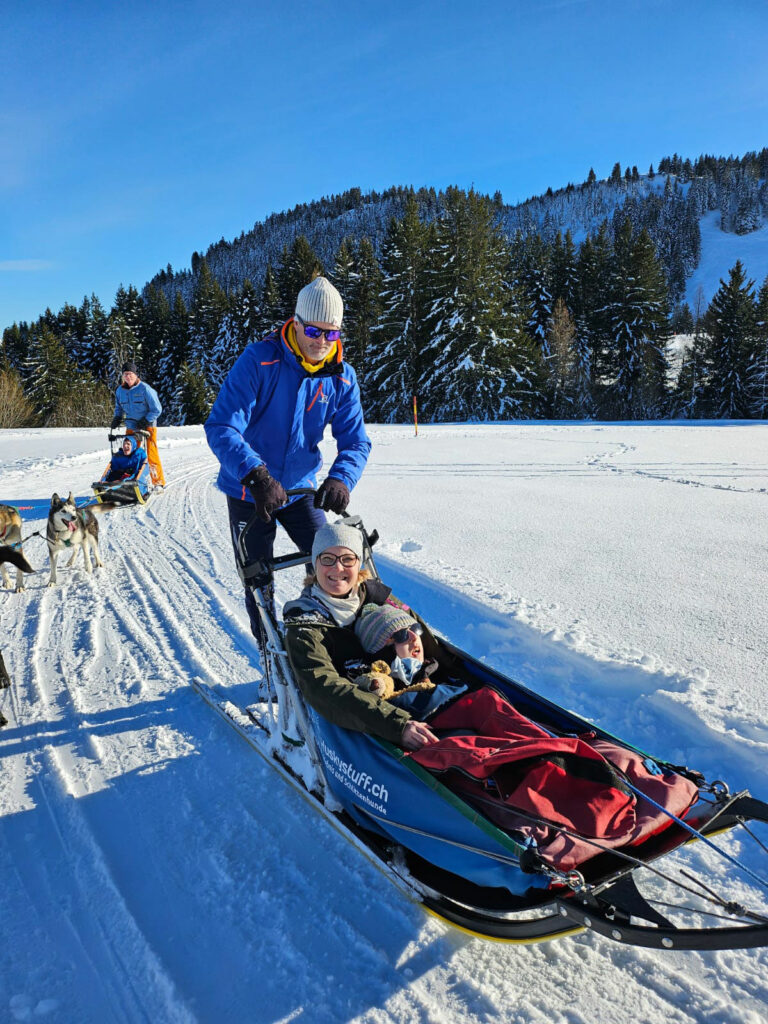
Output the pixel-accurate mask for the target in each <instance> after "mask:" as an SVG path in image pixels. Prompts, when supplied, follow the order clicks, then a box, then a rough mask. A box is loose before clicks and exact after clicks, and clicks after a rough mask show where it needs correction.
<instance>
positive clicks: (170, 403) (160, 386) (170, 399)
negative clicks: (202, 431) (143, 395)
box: [155, 292, 189, 423]
mask: <svg viewBox="0 0 768 1024" xmlns="http://www.w3.org/2000/svg"><path fill="white" fill-rule="evenodd" d="M188 354H189V313H188V312H187V307H186V304H185V302H184V298H183V296H182V294H181V292H176V294H175V296H174V299H173V308H172V310H171V318H170V321H169V323H168V339H167V342H166V345H165V349H164V351H163V355H162V357H161V359H160V365H159V367H158V375H157V379H156V381H155V386H156V388H157V393H158V395H159V397H160V401H161V403H162V406H163V420H164V421H165V422H166V423H181V422H182V416H183V410H182V409H181V408H180V407H179V406H178V404H177V403H176V398H175V396H176V394H177V377H178V374H179V371H180V369H181V367H182V366H183V364H184V363H185V362H186V361H187V356H188Z"/></svg>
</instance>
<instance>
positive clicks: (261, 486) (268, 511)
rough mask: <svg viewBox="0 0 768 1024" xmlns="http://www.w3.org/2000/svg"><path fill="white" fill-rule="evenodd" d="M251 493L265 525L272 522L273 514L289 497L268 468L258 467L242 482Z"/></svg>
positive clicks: (257, 511)
mask: <svg viewBox="0 0 768 1024" xmlns="http://www.w3.org/2000/svg"><path fill="white" fill-rule="evenodd" d="M240 482H241V483H242V484H244V485H245V486H246V487H247V488H248V490H249V491H250V492H251V497H252V498H253V503H254V505H255V506H256V513H257V515H258V516H259V518H260V519H263V520H264V522H265V523H268V522H270V520H271V519H272V513H273V512H274V511H275V509H278V508H280V506H281V505H284V504H285V503H286V501H288V495H287V494H286V493H285V489H284V488H283V485H282V484H281V483H280V481H279V480H275V478H274V477H271V476H270V475H269V470H268V469H267V467H266V466H263V465H262V466H257V467H256V469H252V470H251V472H250V473H249V474H248V476H245V477H243V479H242V480H241V481H240Z"/></svg>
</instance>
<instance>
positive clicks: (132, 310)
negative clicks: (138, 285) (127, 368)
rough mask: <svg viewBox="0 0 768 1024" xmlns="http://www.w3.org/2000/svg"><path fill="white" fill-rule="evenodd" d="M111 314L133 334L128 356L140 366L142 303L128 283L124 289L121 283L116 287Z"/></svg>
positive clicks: (142, 337) (142, 342)
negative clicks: (131, 347) (118, 318)
mask: <svg viewBox="0 0 768 1024" xmlns="http://www.w3.org/2000/svg"><path fill="white" fill-rule="evenodd" d="M112 314H114V315H115V316H118V317H120V319H121V320H122V322H123V323H124V324H125V326H126V327H127V328H128V330H129V331H130V333H131V335H132V336H133V339H134V342H133V349H132V351H131V352H130V354H129V356H128V357H126V358H130V359H132V360H133V362H135V363H137V364H138V365H139V367H142V365H143V362H144V351H143V347H144V330H143V328H144V304H143V303H142V301H141V296H140V295H139V293H138V291H137V290H136V289H135V288H134V287H133V285H129V287H128V289H127V290H126V289H125V288H123V286H122V285H120V287H119V288H118V289H117V294H116V295H115V304H114V305H113V307H112Z"/></svg>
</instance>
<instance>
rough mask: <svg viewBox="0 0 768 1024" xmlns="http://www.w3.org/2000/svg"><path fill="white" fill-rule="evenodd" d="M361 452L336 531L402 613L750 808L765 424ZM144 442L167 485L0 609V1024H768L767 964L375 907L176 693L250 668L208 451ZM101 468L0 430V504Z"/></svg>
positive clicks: (758, 716) (316, 834)
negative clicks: (357, 534)
mask: <svg viewBox="0 0 768 1024" xmlns="http://www.w3.org/2000/svg"><path fill="white" fill-rule="evenodd" d="M370 432H371V437H372V440H373V442H374V448H373V454H372V456H371V461H370V463H369V467H368V469H367V471H366V473H365V475H364V477H363V480H362V481H361V483H360V485H359V486H358V488H357V489H356V490H355V492H354V495H353V505H352V509H351V510H352V511H355V512H359V513H361V514H362V515H363V517H364V519H365V522H366V524H367V525H368V527H369V528H372V527H376V528H377V529H378V530H379V532H380V534H381V541H380V543H379V545H378V546H377V548H376V552H377V562H378V565H379V569H380V571H381V572H382V575H383V576H384V577H385V579H386V580H387V581H388V582H390V583H391V584H392V585H393V587H394V588H395V591H396V593H398V594H399V595H400V596H401V597H403V598H404V599H405V600H407V601H409V602H410V603H412V604H413V605H414V606H415V607H417V608H418V609H419V610H420V611H421V612H422V613H423V614H424V616H425V617H426V618H427V619H428V620H429V621H430V622H431V623H432V624H433V625H434V626H435V627H436V628H438V629H439V630H441V631H442V632H443V633H445V634H446V635H447V636H448V637H449V638H450V639H451V640H452V641H454V642H455V643H457V644H458V645H459V646H460V647H463V648H465V649H466V650H468V651H469V652H470V653H472V654H475V655H476V656H479V657H485V658H486V659H487V660H488V661H489V662H490V663H492V664H493V665H494V666H496V667H498V668H500V669H501V670H502V671H505V672H507V673H508V674H510V675H513V676H515V677H517V678H519V679H521V680H522V681H523V682H525V683H526V684H527V685H530V686H533V687H536V688H538V689H540V690H541V691H542V692H543V693H544V694H545V695H546V696H547V697H549V698H551V699H554V700H556V701H559V702H561V703H564V704H565V705H566V706H568V707H571V708H573V709H575V710H577V711H579V712H580V713H582V714H584V715H585V716H586V717H589V718H594V719H596V720H598V721H599V723H600V724H601V725H602V726H604V727H606V728H608V729H609V730H611V731H613V732H616V733H618V734H620V735H621V734H624V735H626V736H627V737H628V738H631V739H633V740H634V741H636V742H637V743H639V744H640V745H642V746H643V747H645V748H646V749H649V750H650V751H652V752H653V751H657V752H659V753H660V754H661V755H663V756H665V757H668V758H670V759H673V760H679V761H681V762H683V761H686V762H688V763H689V764H691V765H694V766H696V767H699V768H701V769H702V770H704V771H706V772H707V773H708V774H710V775H711V776H713V777H723V778H726V779H728V781H729V782H730V783H731V785H732V788H741V787H749V788H751V789H752V790H753V792H755V793H756V794H757V795H761V796H763V797H764V798H765V796H766V792H767V791H768V781H766V777H767V776H768V772H767V771H766V769H767V768H768V669H766V664H767V660H766V655H767V654H768V650H767V641H766V637H767V636H768V602H766V600H765V595H766V593H768V559H766V555H767V554H768V548H767V547H766V536H768V535H767V534H766V522H767V521H768V427H767V426H766V425H765V424H736V423H719V424H695V425H691V424H669V425H657V424H642V425H631V424H629V425H628V424H618V425H616V424H547V423H534V424H508V425H444V426H436V427H424V428H421V429H420V432H419V436H418V438H416V437H414V436H413V431H412V429H409V428H406V427H372V428H371V430H370ZM160 450H161V455H162V458H163V461H164V465H165V468H166V476H167V478H168V480H169V485H168V487H167V488H166V491H165V493H164V494H162V495H160V496H158V497H157V498H156V500H155V501H154V502H153V503H152V504H151V505H150V506H149V508H147V509H140V508H135V509H123V510H117V511H114V512H110V513H107V514H105V515H103V516H102V517H101V519H100V525H101V531H102V553H103V557H104V561H105V563H106V566H105V568H104V569H101V570H99V571H97V572H96V573H95V574H94V575H93V576H92V577H86V575H85V573H84V572H83V570H82V567H81V563H80V562H78V563H77V564H76V565H75V567H74V568H72V569H69V570H66V569H63V568H61V560H60V562H59V566H60V571H59V580H60V583H59V586H58V587H57V588H55V589H48V588H47V587H46V582H47V578H48V560H47V554H46V550H45V544H44V543H43V541H42V540H41V539H40V538H33V539H31V540H30V541H28V543H27V545H26V548H25V550H26V553H27V555H28V557H29V559H30V561H31V562H32V564H33V565H35V567H37V568H39V569H40V570H41V572H40V574H39V575H36V576H33V577H29V578H28V580H27V590H26V592H25V593H23V594H19V595H17V594H14V593H10V592H6V591H2V592H0V623H1V624H2V625H1V628H0V646H1V647H2V650H3V653H4V656H5V660H6V663H7V665H8V668H9V671H10V673H11V676H12V678H13V681H14V685H13V686H12V688H11V689H10V690H5V691H0V709H1V710H3V712H4V713H5V715H6V717H7V718H8V719H9V725H8V726H7V727H6V728H5V729H3V730H2V731H0V872H1V875H0V877H1V879H2V881H1V882H0V922H2V925H1V928H2V931H1V934H2V941H1V942H0V1021H3V1022H5V1021H9V1022H13V1021H50V1022H59V1021H63V1022H77V1024H90V1022H93V1024H106V1022H112V1021H115V1022H131V1024H132V1022H136V1021H140V1022H144V1021H147V1022H152V1024H159V1022H162V1024H164V1022H174V1024H175V1022H188V1021H189V1022H193V1021H194V1022H222V1021H227V1022H229V1021H233V1022H262V1021H264V1022H267V1021H269V1022H278V1021H280V1022H289V1021H302V1022H307V1024H310V1022H315V1021H318V1022H334V1021H361V1022H362V1021H365V1022H376V1024H378V1022H424V1024H426V1022H449V1021H451V1022H453V1021H462V1022H465V1021H466V1022H487V1021H508V1022H514V1024H602V1022H605V1024H608V1022H613V1021H615V1020H622V1019H631V1020H632V1021H633V1022H638V1024H643V1022H647V1024H692V1022H712V1024H731V1022H733V1024H765V1021H766V1019H768V951H764V950H757V951H744V952H728V953H711V954H696V953H676V952H672V953H667V952H665V953H659V952H654V951H649V950H638V949H631V948H623V947H621V946H620V945H617V944H616V943H611V942H608V941H603V940H601V939H599V938H598V937H596V936H594V935H588V934H587V935H581V936H578V937H576V938H569V939H564V940H560V941H558V942H552V943H544V944H541V945H534V946H524V947H521V946H506V945H500V944H494V943H487V942H481V941H479V940H476V939H472V938H469V937H467V936H465V935H463V934H461V933H459V932H457V931H454V930H450V929H448V928H447V927H446V926H444V925H443V924H442V923H440V922H438V921H436V920H435V919H432V918H430V917H428V916H426V915H425V914H424V913H423V911H422V910H421V909H419V908H418V907H416V906H414V905H412V904H410V903H408V902H406V901H405V900H404V899H403V898H402V897H401V896H399V895H398V894H397V893H396V891H395V890H394V889H393V888H392V887H391V886H390V885H389V883H388V882H387V881H386V880H385V879H384V878H383V876H382V875H381V874H380V873H379V872H378V871H377V870H376V869H375V868H374V867H373V866H372V865H371V864H370V863H369V862H368V861H367V860H365V859H364V858H362V857H361V856H360V855H359V853H357V852H356V851H355V850H354V849H353V848H352V847H350V846H349V845H348V844H346V843H345V842H344V840H343V839H342V838H341V837H340V836H338V835H337V834H336V832H335V831H333V830H332V829H330V828H329V827H328V826H327V824H325V823H324V822H323V821H322V820H321V819H320V818H319V816H318V815H317V814H316V813H315V812H314V811H313V810H312V809H311V808H310V807H309V805H308V804H307V803H306V802H305V801H304V800H303V799H302V797H301V796H300V795H299V794H298V793H296V792H295V791H294V790H292V789H290V788H289V787H287V786H286V785H285V784H284V783H282V782H281V781H280V780H279V779H278V778H277V776H276V775H275V774H274V773H273V772H271V771H270V769H269V768H268V767H267V766H266V765H265V764H264V763H263V762H262V761H261V759H260V758H259V757H257V756H256V755H255V754H254V753H253V752H252V751H251V750H249V748H248V747H247V746H246V745H245V744H244V743H243V742H242V741H241V740H240V739H239V737H238V736H237V735H236V734H235V733H234V731H233V730H231V729H229V728H228V727H227V726H226V725H225V724H224V723H222V722H221V721H220V720H219V719H218V718H217V717H216V716H215V715H214V714H213V712H212V711H211V710H210V709H209V708H208V707H207V706H206V705H205V704H204V703H203V702H202V700H201V699H200V697H199V696H198V695H197V694H196V693H195V692H194V691H193V690H192V688H191V687H190V686H189V685H188V680H189V679H190V677H192V676H196V677H199V678H200V679H202V680H203V681H204V682H206V683H208V684H209V685H211V686H215V687H216V688H217V689H218V690H219V691H220V692H221V693H223V694H226V695H228V696H229V697H230V698H231V699H232V700H233V701H235V702H236V703H238V704H241V705H242V704H246V703H249V702H250V701H251V700H252V699H253V698H254V697H255V695H256V692H257V686H258V681H259V678H260V674H259V666H258V657H257V652H256V648H255V644H254V642H253V640H252V638H251V636H250V633H249V630H248V625H247V619H246V615H245V611H244V608H243V605H242V596H241V586H240V583H239V580H238V579H237V576H236V573H235V570H234V564H233V558H232V553H231V547H230V541H229V536H228V530H227V527H226V517H225V503H224V498H223V496H222V495H221V494H220V493H218V492H217V490H216V489H215V486H214V479H215V474H216V463H215V460H214V459H213V457H212V456H211V455H210V453H209V451H208V449H207V447H206V445H205V441H204V438H203V434H202V429H201V428H199V427H189V428H169V429H166V430H164V431H163V432H162V437H161V443H160ZM332 454H333V447H332V445H331V444H329V445H328V446H327V450H326V464H327V463H328V460H329V459H330V458H332ZM104 461H105V438H104V434H103V432H102V431H96V430H74V431H65V430H47V431H42V430H40V431H35V430H33V431H0V467H2V468H1V469H0V501H8V500H12V499H21V498H29V497H47V496H50V494H51V493H52V492H53V491H58V492H59V493H62V492H63V493H67V492H68V491H69V490H70V489H71V490H73V491H74V492H75V493H86V492H87V490H88V485H89V483H90V481H91V480H93V479H97V477H98V476H99V475H100V473H101V470H102V469H103V464H104ZM26 525H27V526H28V528H29V529H28V531H27V532H31V530H32V529H34V528H35V526H34V524H26ZM299 583H300V577H299V576H294V577H293V578H292V579H288V580H285V581H283V582H282V584H281V586H282V593H281V594H280V595H279V596H280V597H281V598H282V599H286V598H287V597H289V596H293V593H294V592H295V591H296V589H297V588H298V586H299ZM762 837H763V840H764V841H766V840H767V839H768V836H766V835H765V829H764V830H763V832H762ZM737 846H738V844H736V846H733V847H732V851H733V852H736V853H738V852H739V849H738V848H737ZM695 855H696V856H702V857H704V856H705V854H704V853H699V852H697V853H696V854H695ZM765 860H766V861H768V858H765ZM750 863H752V862H750ZM754 867H759V862H757V861H755V862H754ZM762 870H763V872H764V873H765V871H766V864H765V863H764V864H763V866H762ZM723 884H724V885H725V886H726V887H730V888H729V891H730V892H731V893H732V894H733V895H734V897H735V898H737V897H738V894H739V892H741V891H744V890H743V889H742V888H740V887H741V886H744V885H746V886H749V885H751V883H748V882H740V881H738V880H733V881H732V882H729V881H728V879H727V878H723Z"/></svg>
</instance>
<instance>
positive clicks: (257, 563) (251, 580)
mask: <svg viewBox="0 0 768 1024" xmlns="http://www.w3.org/2000/svg"><path fill="white" fill-rule="evenodd" d="M285 493H286V495H287V497H289V498H298V497H312V496H314V495H315V494H316V493H317V492H316V490H315V488H314V487H293V488H291V489H290V490H288V491H286V492H285ZM283 507H285V506H283ZM341 514H342V517H343V518H344V519H349V520H352V521H353V522H354V523H355V525H356V524H357V523H358V522H360V519H359V516H350V515H349V513H348V512H342V513H341ZM259 521H261V522H263V520H261V517H260V516H259V514H258V512H254V513H253V515H252V516H251V518H250V519H249V520H248V522H247V523H246V524H245V526H244V527H243V528H242V530H241V531H240V534H239V536H238V538H237V543H236V558H235V561H236V563H237V572H238V575H239V576H240V579H241V580H242V581H243V583H244V584H245V585H246V586H248V585H250V586H256V587H261V586H264V585H266V583H268V582H269V580H270V579H271V578H272V573H273V571H274V570H275V569H290V568H291V567H292V566H295V565H304V564H306V563H308V562H309V561H310V560H311V557H312V556H311V555H310V554H309V552H306V551H297V552H294V553H292V554H288V555H278V556H277V558H272V559H271V560H266V559H265V560H262V559H260V558H257V559H256V560H254V561H249V559H248V551H247V550H246V546H245V539H246V537H247V536H248V534H249V533H250V531H251V529H252V528H253V527H254V526H255V525H256V523H258V522H259ZM350 525H352V522H350ZM360 526H361V529H362V531H363V537H364V541H367V545H368V549H369V555H370V548H372V547H373V545H374V544H375V543H376V541H377V540H378V539H379V535H378V533H377V532H376V530H374V531H373V532H372V533H371V534H367V533H366V532H365V529H364V528H363V526H362V523H360Z"/></svg>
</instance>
